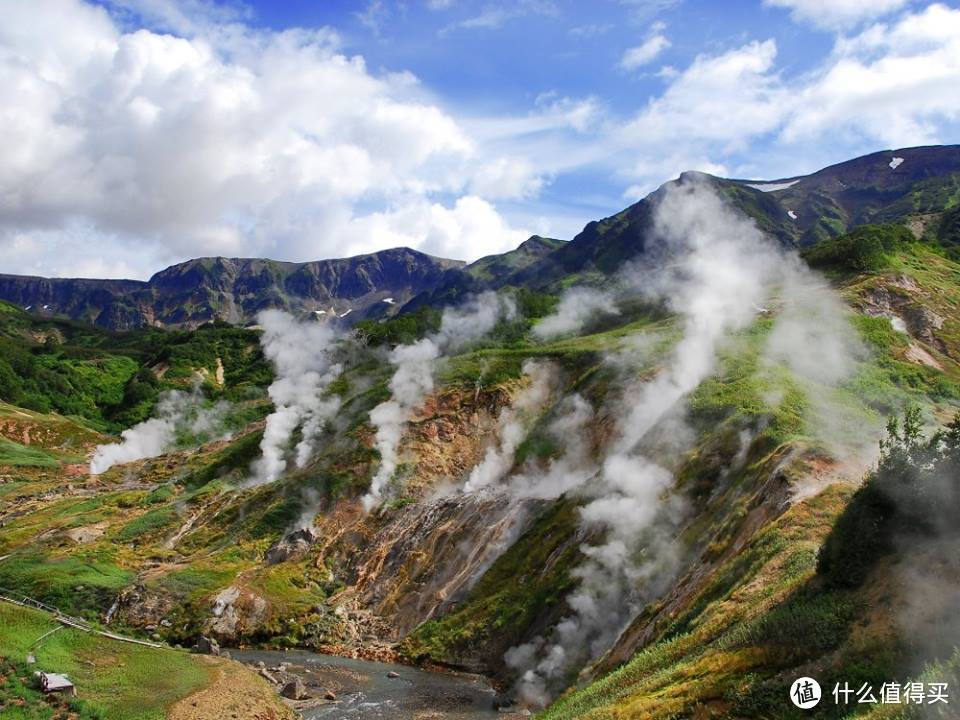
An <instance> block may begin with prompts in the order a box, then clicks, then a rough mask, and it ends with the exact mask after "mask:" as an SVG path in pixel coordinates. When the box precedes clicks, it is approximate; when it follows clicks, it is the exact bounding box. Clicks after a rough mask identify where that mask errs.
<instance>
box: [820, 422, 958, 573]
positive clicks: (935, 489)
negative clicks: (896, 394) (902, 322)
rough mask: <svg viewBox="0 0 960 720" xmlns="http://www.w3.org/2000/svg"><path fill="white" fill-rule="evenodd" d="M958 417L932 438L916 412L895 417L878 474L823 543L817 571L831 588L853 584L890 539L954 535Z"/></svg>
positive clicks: (888, 546)
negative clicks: (926, 435)
mask: <svg viewBox="0 0 960 720" xmlns="http://www.w3.org/2000/svg"><path fill="white" fill-rule="evenodd" d="M958 491H960V415H958V416H957V418H956V419H954V421H953V422H952V423H951V424H950V425H949V426H948V427H947V428H945V429H943V430H940V431H938V432H936V433H934V434H933V435H931V436H930V437H929V438H926V439H925V438H924V437H923V435H922V425H921V419H920V412H919V410H918V409H917V408H911V409H908V410H907V411H906V412H905V413H904V416H903V421H902V423H901V422H898V421H897V420H896V419H892V420H891V421H890V423H889V424H888V426H887V438H886V440H885V441H884V442H883V444H882V453H881V457H880V462H879V464H878V466H877V469H876V470H875V471H873V472H871V473H870V475H869V476H868V477H867V480H866V482H865V483H864V484H863V486H862V487H861V488H860V489H859V490H858V491H857V493H856V494H855V495H854V496H853V500H852V501H851V502H850V505H849V506H848V507H847V509H846V511H845V512H844V514H843V515H842V516H841V517H840V519H839V520H838V521H837V524H836V526H835V527H834V529H833V531H832V532H831V533H830V536H829V537H828V538H827V541H826V543H824V546H823V549H822V551H821V552H820V560H819V570H820V573H821V574H822V575H823V576H824V578H825V579H826V580H827V582H828V583H829V584H830V585H831V586H833V587H858V586H859V585H860V584H862V583H863V581H864V580H865V578H866V577H867V575H868V574H869V573H870V571H871V570H872V569H873V567H875V566H876V564H877V563H878V562H880V561H881V560H882V559H883V558H884V557H885V556H886V555H888V554H889V553H890V552H891V550H893V547H894V539H895V538H897V537H899V538H901V539H903V538H907V537H912V538H918V537H923V536H924V535H928V536H932V535H942V534H944V533H948V532H949V533H953V532H956V528H957V527H958V526H960V507H958V506H957V504H956V501H955V498H956V497H957V493H958Z"/></svg>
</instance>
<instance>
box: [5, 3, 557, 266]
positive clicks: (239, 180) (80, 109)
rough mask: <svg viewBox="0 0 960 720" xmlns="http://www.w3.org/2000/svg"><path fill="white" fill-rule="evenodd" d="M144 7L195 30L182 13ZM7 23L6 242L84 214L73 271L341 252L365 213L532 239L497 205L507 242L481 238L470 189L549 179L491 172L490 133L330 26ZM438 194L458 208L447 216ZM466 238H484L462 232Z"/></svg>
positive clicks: (16, 13) (525, 164)
mask: <svg viewBox="0 0 960 720" xmlns="http://www.w3.org/2000/svg"><path fill="white" fill-rule="evenodd" d="M134 4H135V5H136V6H137V7H136V8H133V7H132V6H133V5H134ZM127 5H128V6H131V11H132V10H136V11H137V12H145V10H144V8H147V7H148V6H149V7H150V8H153V11H154V12H155V13H157V14H158V15H161V14H164V13H166V15H167V16H170V18H171V19H170V20H169V24H171V25H178V24H182V23H180V22H179V21H178V20H177V18H176V17H175V16H173V15H172V14H171V13H172V10H171V8H176V7H177V6H176V5H175V4H172V3H168V2H165V1H161V0H151V1H150V2H148V1H147V0H139V1H138V2H137V3H133V2H128V3H127ZM148 9H149V8H148ZM0 12H2V15H3V17H4V22H3V24H2V26H0V108H2V109H0V128H2V130H3V134H4V138H5V145H6V148H7V149H6V150H5V152H4V153H3V155H2V156H0V234H2V235H4V236H11V235H16V236H23V235H24V234H25V233H27V234H28V233H31V232H36V231H44V234H42V236H43V237H46V234H45V233H46V231H54V230H61V231H63V232H65V233H66V234H68V235H69V233H68V230H69V228H70V227H71V226H72V225H73V224H74V223H75V222H76V221H77V220H78V219H80V220H81V221H82V222H83V223H84V224H85V225H89V227H90V228H91V232H90V233H87V237H86V238H85V239H84V240H83V241H79V240H78V241H77V242H73V243H71V242H69V241H67V240H64V241H63V242H60V243H59V244H58V249H59V250H61V251H64V252H66V253H67V255H66V256H63V255H61V256H60V260H61V261H62V260H63V258H64V257H69V256H70V254H71V253H72V254H73V255H74V256H75V257H76V258H77V259H78V260H80V259H83V260H88V259H89V254H90V253H96V252H106V253H107V254H108V255H109V254H110V253H111V248H116V247H117V245H123V244H125V245H127V246H136V247H137V254H138V255H139V256H140V257H143V258H148V257H149V258H150V260H151V262H156V261H157V258H158V257H159V258H160V259H161V261H163V260H166V261H171V262H172V261H175V260H180V259H183V258H185V257H190V256H195V255H198V254H225V255H267V254H272V255H274V256H277V257H280V258H282V259H295V260H305V259H315V258H318V257H330V256H337V255H340V254H342V248H343V244H342V243H341V242H340V240H339V236H340V235H341V234H347V235H349V233H350V228H352V227H356V226H358V225H360V226H362V225H363V224H364V217H365V216H364V215H362V214H358V213H357V207H358V206H360V205H363V207H374V208H376V207H377V206H380V207H391V208H394V210H392V211H391V213H392V214H393V215H394V216H397V213H399V214H400V215H402V214H403V210H402V206H403V204H404V203H407V204H409V205H410V207H411V208H412V211H411V212H412V213H413V215H415V216H417V217H422V216H423V213H422V212H421V208H423V207H430V208H433V211H432V216H433V217H434V219H435V220H436V221H437V222H438V223H440V226H441V227H440V229H432V230H425V229H424V226H423V225H422V223H421V224H420V225H418V226H417V230H416V231H415V232H406V233H401V234H402V235H403V236H404V237H408V238H411V239H419V240H420V242H423V243H431V242H432V243H433V246H435V247H446V248H455V249H458V250H459V251H463V252H466V253H467V254H466V255H464V256H463V257H464V258H468V259H469V258H473V257H478V256H480V255H484V254H487V253H488V252H492V251H493V248H494V247H500V244H499V243H500V242H501V238H502V237H504V236H506V237H514V236H515V235H516V233H515V231H513V230H510V229H509V228H508V227H507V225H506V222H505V221H504V220H503V219H502V218H500V217H499V216H498V215H496V211H495V210H494V209H493V206H492V205H490V204H489V203H487V204H485V205H484V206H483V213H482V215H483V226H484V227H486V228H487V229H490V230H494V229H495V230H496V231H497V233H499V234H491V236H490V237H489V239H488V238H487V237H486V236H484V235H482V234H478V233H477V232H475V230H474V228H475V226H476V224H477V222H479V220H477V218H478V217H479V215H478V212H473V213H468V209H470V208H474V210H476V208H477V207H479V206H476V205H475V202H482V201H479V200H478V199H477V198H465V199H464V200H465V202H463V203H461V202H458V201H457V200H456V198H457V194H458V193H460V192H462V191H463V190H464V189H466V188H470V191H471V192H474V193H476V192H481V191H482V190H487V191H491V195H490V197H504V196H517V197H519V196H528V195H530V194H532V193H536V192H537V191H538V190H539V188H540V185H541V184H542V179H541V178H540V177H539V176H537V175H536V174H535V173H533V172H532V169H531V164H530V161H529V160H528V159H525V158H513V157H509V156H503V157H502V159H501V160H497V161H495V162H494V163H493V164H490V163H489V162H488V163H486V164H485V163H481V162H477V153H478V148H477V146H476V144H475V142H474V141H473V139H472V138H470V137H469V136H468V135H467V134H466V132H465V131H464V129H463V128H462V127H461V126H460V124H459V123H458V122H457V121H456V120H455V119H454V118H453V117H452V116H450V115H449V114H448V113H446V112H445V111H443V110H442V109H440V108H439V107H438V106H437V105H435V104H434V103H433V102H432V101H430V99H429V98H427V97H426V96H425V94H424V92H423V90H422V89H421V88H420V87H419V84H418V82H417V81H416V79H415V78H413V77H412V76H411V75H409V74H406V73H395V74H383V75H374V74H372V73H371V72H370V71H369V70H368V69H367V67H366V65H365V63H364V61H363V59H362V58H361V57H359V56H354V57H349V56H346V55H344V54H343V53H342V52H341V51H340V49H339V40H338V38H337V36H336V33H334V32H332V31H331V30H329V29H316V30H296V29H295V30H288V31H284V32H270V31H258V30H252V29H250V28H248V27H245V26H243V25H239V24H232V25H219V26H216V27H215V29H210V28H209V27H208V28H206V29H205V30H203V31H202V32H201V31H200V30H197V32H198V34H197V35H196V36H192V37H176V36H173V35H166V34H158V33H154V32H151V31H148V30H143V29H141V30H137V31H133V32H124V31H123V30H122V29H120V28H119V27H118V26H117V25H116V23H115V21H114V20H113V19H112V18H111V17H110V15H109V14H108V13H107V12H106V11H105V10H104V9H103V8H101V7H96V6H92V5H88V4H86V3H83V2H80V1H79V0H38V2H34V3H30V5H29V8H27V6H26V5H24V4H23V3H20V2H17V1H16V0H0ZM194 29H195V30H196V29H197V28H196V27H194ZM474 172H476V173H477V175H476V177H475V178H474V177H473V175H472V173H474ZM498 181H499V182H502V185H501V187H500V190H499V192H492V190H493V185H492V183H495V182H498ZM434 193H440V194H444V195H445V196H446V197H451V200H450V203H451V204H450V206H449V207H447V208H445V212H446V215H444V213H442V212H440V211H439V210H438V208H439V209H444V208H443V206H441V205H438V204H437V203H433V202H430V201H428V200H427V198H428V196H429V195H431V194H434ZM465 208H466V209H465ZM467 214H469V215H470V217H472V218H473V219H472V220H471V219H470V218H467V217H465V215H467ZM494 216H495V217H496V220H497V222H494V221H493V219H492V218H493V217H494ZM371 217H372V216H371ZM450 217H455V218H457V219H458V221H457V222H451V221H450V219H449V218H450ZM458 227H462V228H463V229H464V232H468V233H470V234H469V237H470V241H469V242H465V241H462V239H457V238H455V237H453V236H452V235H451V233H452V232H455V231H456V229H457V228H458ZM38 237H39V236H38ZM363 245H364V249H374V246H373V245H372V244H371V243H370V242H367V243H363ZM49 249H52V248H49V246H48V250H49ZM48 254H50V253H48ZM51 257H52V255H51ZM57 264H59V263H57ZM135 264H136V263H135ZM54 265H55V263H54V262H53V260H52V259H49V258H48V259H47V260H46V268H45V272H54V271H55V268H54ZM87 266H88V267H94V266H90V265H89V264H88V265H87ZM23 268H24V266H23V265H18V266H15V267H8V268H7V269H9V270H17V269H23ZM155 269H157V268H156V267H155V266H146V265H142V266H140V267H138V268H137V272H136V274H138V275H141V276H144V275H147V274H149V273H150V272H152V271H153V270H155Z"/></svg>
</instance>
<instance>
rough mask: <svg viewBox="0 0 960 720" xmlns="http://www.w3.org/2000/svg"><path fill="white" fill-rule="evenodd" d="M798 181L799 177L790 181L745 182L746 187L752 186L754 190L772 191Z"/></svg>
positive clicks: (783, 188)
mask: <svg viewBox="0 0 960 720" xmlns="http://www.w3.org/2000/svg"><path fill="white" fill-rule="evenodd" d="M798 182H800V180H799V178H798V179H796V180H791V181H790V182H758V183H747V187H749V188H753V189H754V190H759V191H760V192H774V191H776V190H785V189H786V188H788V187H792V186H794V185H796V184H797V183H798Z"/></svg>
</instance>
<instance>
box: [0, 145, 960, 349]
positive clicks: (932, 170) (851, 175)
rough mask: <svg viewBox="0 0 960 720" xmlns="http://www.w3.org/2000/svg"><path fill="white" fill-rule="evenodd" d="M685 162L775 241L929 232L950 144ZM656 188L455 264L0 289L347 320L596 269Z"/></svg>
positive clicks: (363, 260)
mask: <svg viewBox="0 0 960 720" xmlns="http://www.w3.org/2000/svg"><path fill="white" fill-rule="evenodd" d="M693 176H698V177H700V178H702V179H703V180H704V181H706V182H709V183H711V184H713V185H714V186H715V187H716V188H718V189H719V190H720V191H721V192H722V193H723V194H724V195H725V196H726V197H727V198H728V199H729V200H730V202H731V203H732V204H733V205H734V206H735V207H737V208H738V209H740V210H741V211H743V212H744V213H745V214H747V215H748V216H750V217H751V218H753V219H754V221H755V222H756V223H757V225H758V226H759V227H760V228H761V229H762V230H764V231H765V232H767V233H768V234H770V235H772V236H773V237H776V238H778V239H779V240H780V242H782V243H783V244H784V245H786V246H790V247H805V246H808V245H811V244H813V243H815V242H817V241H819V240H823V239H826V238H830V237H836V236H838V235H841V234H843V233H845V232H847V231H848V230H850V229H852V228H854V227H857V226H859V225H863V224H867V223H885V222H902V221H905V220H906V219H907V218H909V222H910V223H911V224H912V227H913V229H915V230H916V231H917V232H918V233H921V234H922V233H923V232H926V231H933V232H936V228H933V227H932V226H930V222H931V220H932V219H933V218H934V217H937V218H939V216H938V215H937V214H936V211H937V208H941V209H942V208H949V207H952V204H951V203H953V204H956V202H957V198H958V197H960V145H947V146H929V147H915V148H902V149H899V150H886V151H882V152H877V153H872V154H870V155H865V156H863V157H859V158H856V159H854V160H849V161H846V162H842V163H838V164H837V165H832V166H830V167H827V168H824V169H823V170H819V171H818V172H815V173H813V174H811V175H805V176H798V177H790V178H783V179H779V180H770V181H757V180H730V179H724V178H718V177H713V176H710V175H706V174H703V173H685V174H684V175H683V176H681V178H679V179H678V180H676V181H672V183H676V182H681V181H683V180H684V178H689V177H693ZM672 183H667V185H665V186H664V187H667V186H669V185H671V184H672ZM662 192H663V188H661V189H660V190H658V191H657V192H654V193H651V194H650V195H649V196H647V197H646V198H644V199H643V200H641V201H639V202H637V203H635V204H634V205H631V206H630V207H628V208H626V209H624V210H622V211H621V212H619V213H617V214H615V215H612V216H610V217H608V218H604V219H602V220H598V221H595V222H590V223H588V224H587V225H586V227H584V229H583V231H582V232H580V233H579V234H578V235H577V236H576V237H574V238H573V240H571V241H570V242H563V241H561V240H556V239H550V238H542V237H539V236H533V237H531V238H530V239H528V240H527V241H525V242H524V243H523V244H522V245H520V246H519V247H518V248H517V249H516V250H512V251H510V252H508V253H504V254H501V255H493V256H489V257H485V258H481V259H480V260H477V261H476V262H474V263H471V264H469V265H466V264H464V263H462V262H460V261H455V260H444V259H440V258H435V257H431V256H429V255H425V254H423V253H420V252H417V251H415V250H410V249H408V248H396V249H392V250H384V251H381V252H377V253H372V254H370V255H362V256H358V257H354V258H347V259H342V260H321V261H316V262H307V263H287V262H278V261H274V260H257V259H229V258H201V259H197V260H191V261H188V262H185V263H182V264H179V265H174V266H173V267H170V268H167V269H166V270H163V271H162V272H159V273H157V274H156V275H154V276H153V277H152V278H151V279H150V280H149V281H146V282H139V281H132V280H73V279H48V278H34V277H19V276H14V275H0V299H2V300H6V301H7V302H11V303H14V304H16V305H18V306H20V307H21V308H28V307H29V308H30V309H31V311H32V312H35V313H39V314H42V315H58V316H62V317H68V318H71V319H74V320H82V321H84V322H88V323H93V324H96V325H98V326H100V327H104V328H110V329H114V330H122V329H130V328H135V327H143V326H156V327H196V326H197V325H200V324H202V323H204V322H210V321H213V320H221V321H225V322H229V323H232V324H239V325H246V324H250V323H252V322H253V321H254V319H255V317H256V314H257V312H259V311H260V310H262V309H264V308H268V307H276V308H281V309H285V310H290V311H291V312H294V313H298V314H300V313H306V312H312V311H323V313H324V314H326V315H338V316H343V315H345V314H346V313H349V317H350V320H349V322H353V321H356V320H358V319H361V318H364V317H374V318H380V317H385V316H390V315H392V314H394V313H395V312H396V311H397V310H399V309H400V308H402V307H403V306H404V305H405V304H407V303H408V302H409V301H411V300H415V302H413V303H412V304H411V306H410V309H412V308H415V307H421V306H424V305H437V304H444V303H447V302H452V301H454V300H456V299H457V298H461V297H463V296H465V295H466V294H469V293H471V292H478V291H481V290H483V289H490V288H494V289H495V288H501V287H504V286H516V287H528V288H533V289H537V290H547V291H549V290H556V289H557V288H559V287H560V286H561V285H562V284H569V282H570V279H571V278H572V277H577V278H579V280H580V281H581V282H586V281H593V282H602V280H603V278H605V277H607V276H609V275H610V274H612V273H614V272H616V271H617V270H619V269H620V268H621V267H622V266H623V264H624V263H626V262H629V261H630V260H632V259H634V258H636V257H638V256H639V255H640V254H642V252H643V250H644V247H645V245H646V241H647V238H648V236H649V234H650V233H651V232H652V227H651V217H652V212H653V208H654V207H655V204H656V202H657V199H658V198H659V197H660V194H661V193H662ZM388 299H389V300H391V301H392V302H385V301H387V300H388Z"/></svg>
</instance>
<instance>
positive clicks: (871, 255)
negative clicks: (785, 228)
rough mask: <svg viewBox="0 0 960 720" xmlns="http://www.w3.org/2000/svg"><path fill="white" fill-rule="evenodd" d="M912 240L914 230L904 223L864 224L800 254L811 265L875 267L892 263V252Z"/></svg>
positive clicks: (849, 268)
mask: <svg viewBox="0 0 960 720" xmlns="http://www.w3.org/2000/svg"><path fill="white" fill-rule="evenodd" d="M913 242H914V237H913V234H912V233H911V232H910V231H909V230H908V229H907V228H905V227H903V226H902V225H862V226H860V227H858V228H857V229H856V230H853V231H852V232H849V233H847V234H846V235H841V236H840V237H837V238H831V239H829V240H821V241H820V242H818V243H816V244H815V245H813V246H811V247H809V248H807V249H806V250H804V251H803V252H802V253H801V255H802V257H803V258H804V259H805V260H806V261H807V262H808V263H809V264H810V266H811V267H816V268H832V269H838V270H846V271H852V272H863V271H876V270H883V269H884V268H886V267H889V265H890V258H889V254H890V253H892V252H894V251H895V250H898V249H900V248H902V247H905V246H907V245H909V244H911V243H913Z"/></svg>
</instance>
